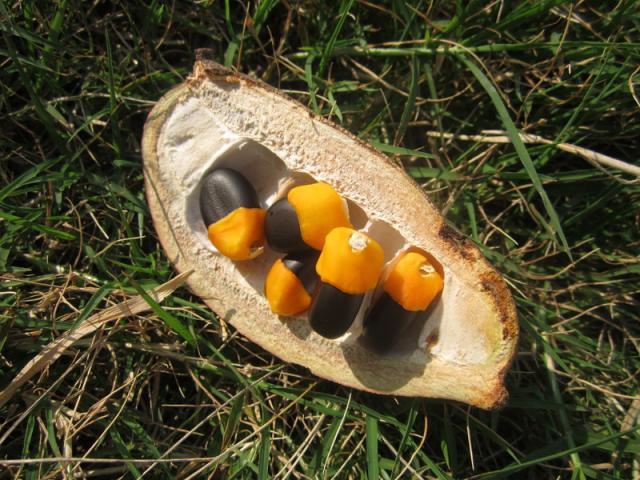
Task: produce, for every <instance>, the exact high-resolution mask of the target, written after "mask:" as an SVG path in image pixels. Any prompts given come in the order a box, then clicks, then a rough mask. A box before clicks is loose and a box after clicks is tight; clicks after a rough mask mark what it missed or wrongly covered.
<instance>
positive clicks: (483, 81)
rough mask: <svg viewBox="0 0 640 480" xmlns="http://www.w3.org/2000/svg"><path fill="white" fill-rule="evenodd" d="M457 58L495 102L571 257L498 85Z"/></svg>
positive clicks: (468, 63)
mask: <svg viewBox="0 0 640 480" xmlns="http://www.w3.org/2000/svg"><path fill="white" fill-rule="evenodd" d="M457 58H459V59H460V61H461V62H462V63H464V65H465V66H466V67H467V68H468V69H469V71H470V72H471V73H472V74H473V76H474V77H475V78H476V80H478V82H479V83H480V85H482V87H483V88H484V89H485V91H486V92H487V94H488V95H489V97H490V98H491V101H492V102H493V105H494V107H495V108H496V111H497V112H498V115H499V117H500V120H501V121H502V125H503V126H504V128H505V130H506V131H507V133H508V135H509V138H510V139H511V142H512V143H513V146H514V148H515V150H516V152H517V153H518V157H519V158H520V161H521V162H522V165H523V166H524V169H525V170H526V172H527V174H528V175H529V178H530V179H531V182H532V183H533V186H534V188H535V189H536V191H537V192H538V194H539V195H540V198H541V199H542V203H543V204H544V208H545V210H546V211H547V215H549V220H550V222H551V226H552V227H553V230H554V232H555V233H556V234H557V235H558V237H559V238H560V242H561V243H562V246H563V248H564V251H565V252H566V253H567V255H569V257H570V258H571V249H570V248H569V243H568V242H567V237H566V236H565V234H564V231H563V230H562V225H560V218H559V217H558V214H557V212H556V210H555V208H554V207H553V205H552V204H551V200H549V196H548V195H547V192H546V190H545V189H544V187H543V186H542V182H541V181H540V177H539V176H538V172H537V171H536V167H535V165H534V164H533V161H532V160H531V157H530V156H529V152H528V150H527V147H526V146H525V145H524V142H523V141H522V138H520V132H518V129H517V128H516V126H515V124H514V123H513V120H511V117H510V115H509V112H508V111H507V107H506V105H505V104H504V102H503V101H502V98H500V94H499V93H498V91H497V90H496V87H495V86H494V85H493V83H491V80H489V79H488V78H487V76H486V75H485V74H484V73H483V72H482V70H480V69H479V68H478V67H477V66H476V65H475V63H473V62H472V61H471V60H469V59H467V58H466V56H464V55H459V56H458V57H457Z"/></svg>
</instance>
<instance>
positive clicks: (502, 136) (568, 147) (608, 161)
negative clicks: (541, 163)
mask: <svg viewBox="0 0 640 480" xmlns="http://www.w3.org/2000/svg"><path fill="white" fill-rule="evenodd" d="M427 136H428V137H438V138H447V139H454V138H455V139H457V140H463V141H471V142H483V143H511V139H510V138H509V137H508V136H507V133H506V132H502V131H491V132H486V133H483V134H480V135H463V134H459V135H456V134H453V133H445V132H433V131H429V132H427ZM520 138H521V139H522V141H523V142H524V143H533V144H544V145H554V143H553V142H552V141H551V140H548V139H546V138H543V137H540V136H539V135H532V134H530V133H521V134H520ZM555 146H556V148H557V149H558V150H562V151H563V152H567V153H571V154H573V155H577V156H579V157H582V158H584V159H585V160H587V161H588V162H590V163H595V164H599V165H602V166H605V167H611V168H615V169H617V170H620V171H621V172H625V173H628V174H630V175H634V176H636V177H640V167H638V166H637V165H632V164H630V163H627V162H623V161H622V160H618V159H617V158H613V157H610V156H608V155H604V154H602V153H598V152H594V151H593V150H589V149H588V148H582V147H578V146H577V145H572V144H570V143H558V144H555Z"/></svg>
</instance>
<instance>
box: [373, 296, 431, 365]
mask: <svg viewBox="0 0 640 480" xmlns="http://www.w3.org/2000/svg"><path fill="white" fill-rule="evenodd" d="M419 313H420V312H411V311H408V310H405V309H404V308H402V306H401V305H400V304H398V303H396V301H395V300H394V299H393V298H391V296H390V295H389V294H388V293H387V292H384V293H383V294H382V296H381V297H380V298H379V299H378V301H377V302H376V303H375V305H374V306H373V308H372V309H371V310H370V311H369V313H368V314H367V316H366V317H365V318H364V325H363V326H364V333H363V335H362V343H363V344H364V345H365V346H367V347H368V348H370V349H371V350H373V351H375V352H377V353H387V352H389V351H390V350H391V349H393V347H394V346H395V345H396V344H397V343H398V340H400V337H401V336H402V333H403V332H404V330H405V329H406V328H407V327H408V326H409V325H410V324H411V322H413V321H414V320H415V318H416V317H417V316H418V314H419Z"/></svg>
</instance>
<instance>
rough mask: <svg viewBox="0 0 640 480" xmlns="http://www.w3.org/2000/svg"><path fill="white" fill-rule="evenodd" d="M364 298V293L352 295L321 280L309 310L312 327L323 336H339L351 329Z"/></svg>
mask: <svg viewBox="0 0 640 480" xmlns="http://www.w3.org/2000/svg"><path fill="white" fill-rule="evenodd" d="M363 299H364V294H363V293H362V294H359V295H350V294H348V293H344V292H342V291H341V290H338V289H337V288H336V287H334V286H332V285H329V284H328V283H322V282H321V283H320V288H319V289H318V293H317V294H316V296H315V298H314V299H313V302H312V303H311V309H310V311H309V323H310V324H311V328H313V329H314V330H315V331H316V332H317V333H318V334H320V335H322V336H323V337H326V338H338V337H339V336H341V335H343V334H344V333H345V332H346V331H347V330H349V327H350V326H351V324H352V323H353V321H354V320H355V318H356V315H357V314H358V310H360V305H362V300H363Z"/></svg>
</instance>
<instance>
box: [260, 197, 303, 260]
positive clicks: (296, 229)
mask: <svg viewBox="0 0 640 480" xmlns="http://www.w3.org/2000/svg"><path fill="white" fill-rule="evenodd" d="M264 232H265V235H266V237H267V243H268V244H269V246H270V247H271V248H273V249H274V250H275V251H277V252H283V253H293V252H303V251H306V250H308V249H309V246H308V245H307V244H306V243H304V241H303V240H302V236H301V234H300V223H298V216H297V215H296V211H295V209H294V208H293V206H292V205H291V204H290V203H289V201H288V200H287V199H286V198H281V199H280V200H278V201H277V202H276V203H274V204H273V205H271V207H269V210H267V217H266V218H265V221H264Z"/></svg>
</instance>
